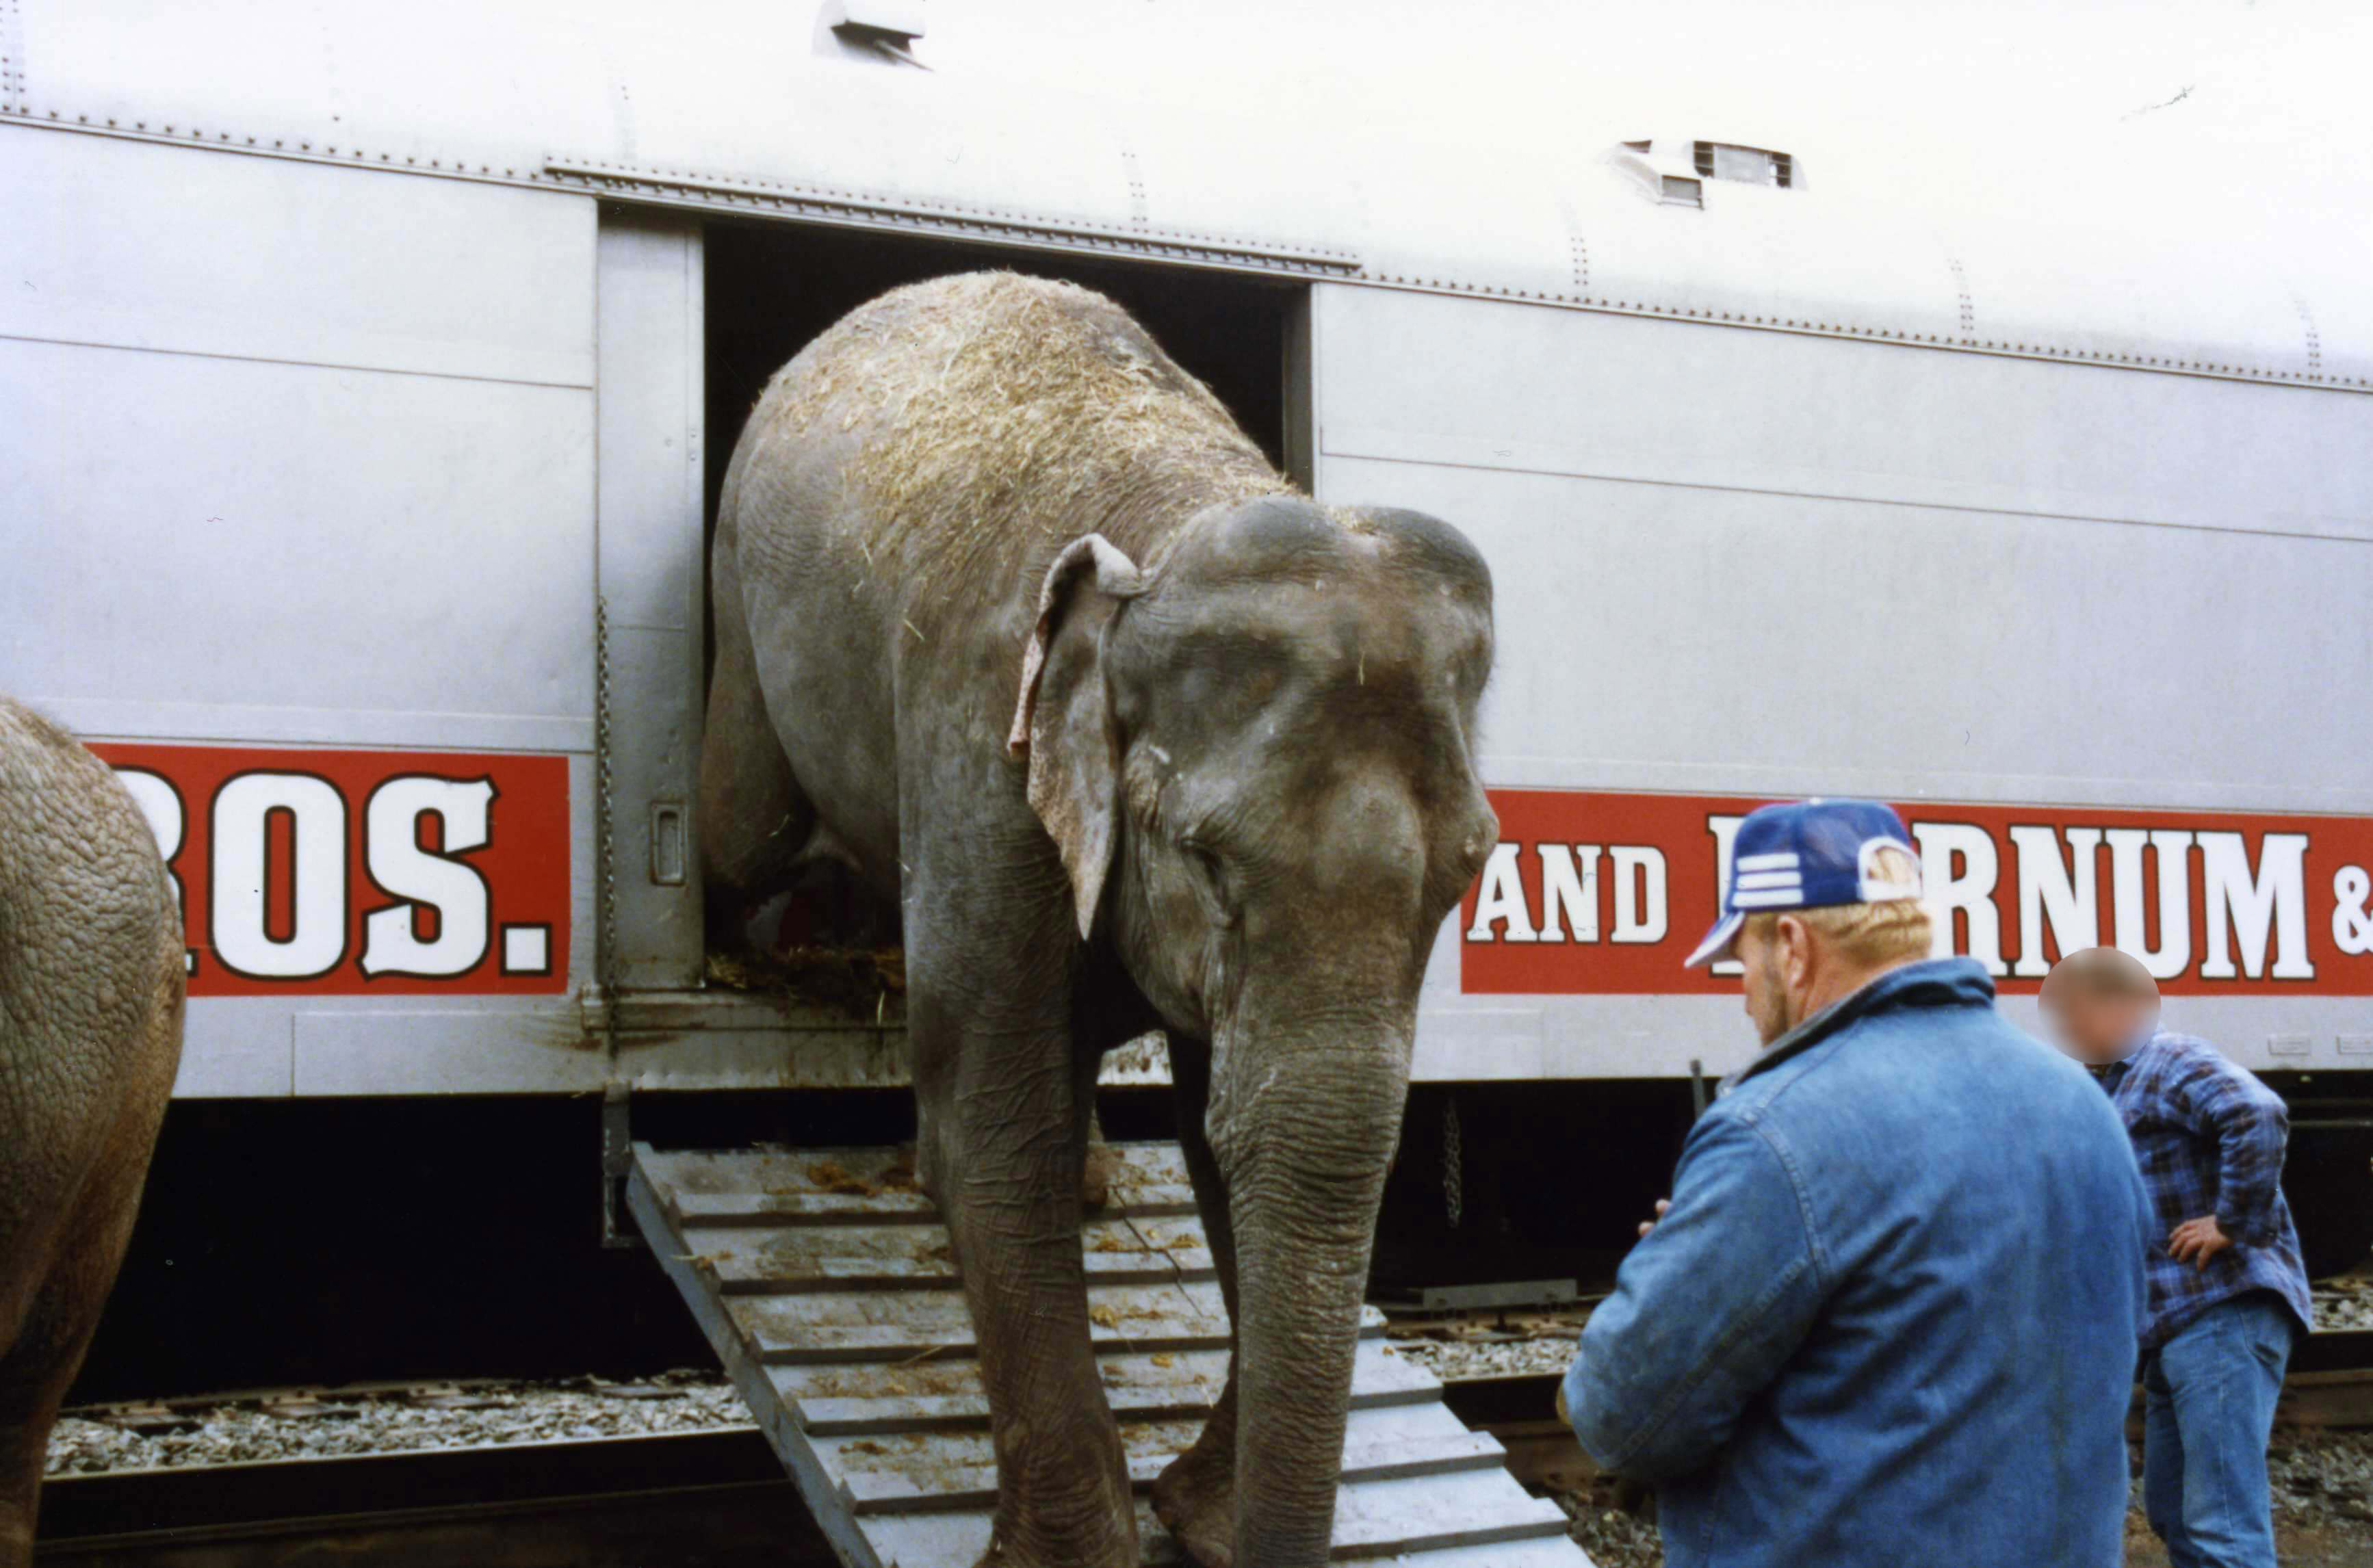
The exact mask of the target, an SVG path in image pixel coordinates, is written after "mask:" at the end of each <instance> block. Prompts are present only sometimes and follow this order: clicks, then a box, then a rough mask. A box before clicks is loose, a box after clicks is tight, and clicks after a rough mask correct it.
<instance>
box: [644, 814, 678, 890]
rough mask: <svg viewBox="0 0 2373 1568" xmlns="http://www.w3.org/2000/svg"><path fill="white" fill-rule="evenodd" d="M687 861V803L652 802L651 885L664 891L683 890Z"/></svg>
mask: <svg viewBox="0 0 2373 1568" xmlns="http://www.w3.org/2000/svg"><path fill="white" fill-rule="evenodd" d="M686 858H687V856H686V850H685V844H684V805H683V802H678V801H654V802H651V881H653V882H654V883H658V884H659V885H660V886H661V887H682V886H683V885H684V861H685V860H686Z"/></svg>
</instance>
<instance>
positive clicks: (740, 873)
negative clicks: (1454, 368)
mask: <svg viewBox="0 0 2373 1568" xmlns="http://www.w3.org/2000/svg"><path fill="white" fill-rule="evenodd" d="M711 587H712V591H713V604H714V614H715V626H716V639H717V641H716V664H715V669H714V673H713V676H712V680H711V686H710V693H709V703H708V711H707V729H706V732H705V736H704V740H703V750H702V758H701V777H700V789H699V802H698V811H697V827H698V832H699V836H700V843H701V862H702V867H703V873H704V877H705V879H706V883H707V889H708V894H709V896H710V898H711V900H712V904H713V906H714V907H716V908H718V909H719V910H720V911H731V910H732V909H735V908H744V907H748V905H749V903H750V902H751V901H753V900H754V899H755V898H757V897H759V896H762V895H763V890H764V889H765V888H766V886H767V885H769V883H770V882H771V881H774V880H778V879H779V878H781V877H782V876H784V875H785V874H787V872H789V870H790V869H792V868H794V867H796V866H797V865H798V864H800V863H801V862H802V861H805V860H813V859H815V858H820V857H821V858H830V859H834V860H840V861H842V862H844V863H845V864H846V865H848V867H849V868H851V869H852V871H853V872H854V873H855V874H856V875H857V876H858V877H859V878H860V879H861V880H862V881H863V883H865V885H867V886H868V887H870V888H871V889H872V890H874V892H875V893H876V894H878V895H880V896H881V897H883V898H884V899H888V900H895V901H896V904H897V907H898V909H899V912H900V915H901V917H902V919H903V923H904V930H905V936H906V977H907V988H908V989H907V1029H908V1034H909V1038H910V1042H911V1048H912V1052H913V1073H914V1083H915V1090H916V1095H917V1107H918V1115H917V1122H918V1176H920V1178H921V1181H922V1184H923V1186H924V1188H925V1190H926V1191H928V1192H929V1194H930V1195H931V1196H932V1198H933V1199H935V1200H936V1201H937V1203H938V1204H939V1206H940V1209H941V1212H942V1214H943V1215H944V1217H945V1219H946V1222H947V1224H948V1227H949V1230H950V1233H951V1236H952V1240H953V1257H954V1259H955V1263H956V1267H957V1272H958V1273H959V1275H960V1277H961V1281H962V1284H963V1289H964V1294H965V1298H966V1303H967V1305H968V1307H969V1309H970V1311H971V1314H972V1317H973V1321H974V1323H975V1326H976V1341H977V1344H978V1357H979V1370H980V1375H981V1377H982V1381H983V1383H984V1385H985V1387H986V1391H987V1394H988V1405H989V1412H990V1424H991V1429H992V1437H993V1444H994V1451H995V1455H996V1458H997V1465H998V1475H999V1489H998V1504H997V1510H996V1513H995V1515H994V1519H995V1522H994V1527H993V1532H994V1533H993V1535H992V1538H991V1545H990V1548H989V1551H988V1556H987V1557H985V1558H983V1559H982V1562H984V1563H988V1562H996V1563H998V1564H1000V1565H1013V1568H1138V1565H1139V1563H1140V1556H1139V1542H1138V1540H1137V1539H1136V1535H1137V1527H1136V1523H1135V1513H1134V1509H1133V1506H1132V1501H1131V1494H1130V1484H1129V1478H1128V1469H1127V1467H1126V1465H1125V1463H1124V1460H1123V1454H1122V1448H1121V1445H1120V1441H1119V1436H1118V1433H1117V1429H1116V1426H1115V1423H1114V1420H1113V1417H1112V1414H1111V1412H1110V1410H1109V1409H1108V1407H1107V1405H1106V1403H1105V1397H1104V1390H1103V1387H1102V1384H1101V1383H1100V1381H1099V1378H1098V1375H1097V1370H1096V1363H1095V1360H1094V1356H1093V1351H1092V1348H1091V1344H1090V1330H1089V1321H1090V1320H1089V1304H1088V1301H1087V1297H1086V1293H1085V1273H1084V1268H1083V1264H1082V1258H1081V1241H1080V1230H1081V1199H1080V1191H1081V1164H1082V1161H1083V1148H1084V1145H1085V1142H1086V1127H1087V1124H1088V1120H1089V1117H1090V1114H1091V1110H1092V1107H1093V1101H1094V1085H1095V1077H1096V1071H1097V1065H1098V1061H1099V1059H1100V1058H1101V1056H1102V1055H1103V1053H1104V1052H1105V1050H1106V1049H1108V1048H1109V1047H1112V1046H1114V1045H1116V1044H1118V1043H1121V1042H1124V1041H1126V1040H1128V1039H1131V1038H1133V1037H1136V1036H1140V1035H1141V1034H1143V1033H1145V1032H1147V1031H1149V1030H1152V1029H1160V1030H1163V1031H1164V1032H1165V1033H1166V1034H1167V1035H1168V1036H1169V1039H1170V1042H1171V1060H1172V1073H1173V1080H1174V1083H1175V1092H1176V1094H1177V1098H1178V1122H1179V1129H1180V1135H1181V1143H1182V1146H1183V1151H1184V1154H1185V1159H1186V1166H1187V1171H1188V1174H1189V1176H1190V1178H1191V1181H1192V1184H1193V1188H1194V1190H1195V1194H1196V1201H1197V1206H1198V1210H1199V1211H1200V1213H1201V1216H1202V1221H1203V1224H1204V1228H1205V1234H1206V1236H1207V1238H1208V1241H1209V1244H1210V1250H1211V1252H1212V1254H1213V1256H1214V1259H1215V1262H1216V1264H1217V1268H1218V1271H1219V1273H1220V1278H1221V1286H1222V1293H1223V1295H1224V1299H1225V1301H1226V1304H1227V1307H1228V1311H1229V1316H1230V1320H1231V1325H1232V1347H1233V1353H1232V1355H1231V1358H1230V1370H1229V1374H1228V1378H1227V1382H1226V1385H1225V1387H1224V1391H1223V1392H1222V1393H1221V1394H1220V1395H1219V1397H1218V1398H1217V1401H1216V1403H1215V1406H1214V1410H1213V1413H1212V1414H1211V1416H1210V1421H1209V1422H1208V1424H1207V1425H1206V1427H1205V1429H1204V1430H1203V1431H1202V1433H1201V1434H1200V1436H1199V1437H1198V1440H1197V1442H1196V1443H1195V1444H1194V1445H1193V1446H1192V1447H1191V1448H1190V1449H1189V1451H1188V1452H1186V1454H1184V1455H1183V1456H1181V1457H1178V1458H1176V1459H1175V1460H1174V1461H1173V1462H1172V1463H1171V1464H1170V1465H1169V1467H1168V1468H1167V1469H1165V1470H1164V1471H1163V1473H1162V1475H1161V1476H1160V1478H1159V1479H1158V1480H1157V1482H1156V1484H1155V1488H1154V1494H1153V1495H1154V1501H1155V1507H1156V1512H1157V1515H1159V1516H1160V1517H1161V1518H1162V1520H1163V1522H1164V1523H1165V1524H1166V1525H1167V1526H1168V1527H1170V1528H1171V1530H1172V1531H1173V1532H1174V1533H1175V1535H1176V1536H1177V1537H1178V1538H1179V1539H1180V1540H1181V1541H1182V1542H1183V1543H1184V1545H1185V1546H1186V1549H1187V1550H1188V1551H1189V1552H1191V1553H1192V1554H1193V1555H1194V1556H1195V1557H1197V1558H1198V1560H1199V1561H1201V1562H1203V1563H1205V1564H1208V1565H1210V1568H1223V1565H1225V1564H1228V1563H1231V1562H1233V1563H1240V1564H1245V1565H1246V1568H1253V1565H1257V1568H1311V1565H1315V1564H1317V1563H1319V1562H1324V1561H1325V1560H1326V1559H1327V1550H1328V1545H1329V1540H1330V1538H1331V1535H1332V1532H1333V1518H1334V1508H1335V1498H1336V1490H1337V1484H1338V1471H1339V1468H1340V1460H1341V1451H1342V1444H1343V1434H1344V1430H1345V1423H1346V1409H1347V1405H1348V1401H1349V1398H1350V1380H1351V1370H1352V1360H1353V1353H1354V1350H1355V1348H1356V1341H1357V1337H1358V1332H1359V1315H1360V1311H1361V1307H1362V1298H1363V1296H1364V1293H1365V1289H1366V1281H1367V1274H1368V1266H1369V1258H1370V1253H1371V1249H1372V1246H1373V1243H1374V1229H1375V1219H1376V1212H1377V1208H1378V1204H1379V1202H1380V1199H1381V1197H1382V1191H1383V1186H1384V1182H1385V1174H1386V1171H1387V1168H1388V1165H1389V1164H1390V1162H1391V1160H1392V1158H1393V1154H1394V1152H1395V1148H1396V1145H1397V1141H1398V1138H1399V1131H1400V1119H1401V1115H1402V1110H1403V1106H1404V1102H1405V1100H1406V1098H1407V1088H1408V1081H1409V1059H1410V1053H1411V1050H1412V1045H1413V1038H1414V1034H1415V1027H1416V1009H1417V995H1418V989H1419V984H1420V978H1421V977H1422V974H1423V970H1424V966H1425V963H1426V959H1427V954H1428V953H1429V951H1430V949H1431V947H1432V942H1433V938H1434V935H1435V932H1436V930H1437V928H1438V927H1439V926H1440V925H1441V923H1442V921H1443V919H1444V916H1445V915H1446V914H1447V913H1448V912H1449V911H1450V909H1451V908H1452V907H1453V906H1454V905H1455V904H1456V902H1457V901H1458V898H1459V896H1460V895H1461V893H1462V892H1463V890H1464V889H1465V888H1466V887H1467V884H1468V883H1469V882H1470V881H1471V880H1472V879H1473V877H1474V876H1475V874H1476V872H1477V871H1478V870H1479V867H1480V865H1481V863H1482V860H1483V858H1484V856H1485V855H1486V854H1487V852H1488V850H1489V849H1490V846H1491V845H1492V844H1493V843H1494V842H1495V840H1496V838H1497V837H1498V822H1497V819H1496V818H1495V817H1494V815H1493V813H1492V811H1491V808H1490V802H1489V801H1488V799H1487V797H1486V795H1485V793H1484V790H1483V789H1482V787H1481V785H1480V783H1479V778H1478V773H1477V766H1476V751H1475V748H1476V710H1477V705H1478V703H1479V700H1480V697H1481V695H1482V691H1483V686H1484V683H1485V681H1486V679H1487V678H1488V676H1489V673H1490V664H1491V649H1492V620H1491V578H1490V571H1489V569H1488V568H1487V567H1486V566H1485V564H1484V561H1483V559H1482V556H1480V555H1479V553H1478V552H1477V550H1476V549H1475V547H1474V546H1473V545H1472V544H1470V543H1469V542H1468V541H1467V538H1466V537H1465V536H1464V535H1462V534H1461V533H1459V532H1457V531H1456V530H1455V529H1454V528H1452V527H1451V526H1450V525H1448V524H1447V523H1444V522H1442V521H1437V520H1435V519H1433V518H1431V517H1428V516H1424V515H1421V514H1420V513H1417V512H1414V511H1406V510H1397V509H1343V508H1336V507H1329V506H1322V505H1320V504H1318V503H1317V502H1315V500H1313V499H1312V498H1310V497H1307V496H1305V495H1303V494H1301V493H1299V492H1298V491H1297V490H1296V489H1295V487H1294V486H1292V484H1291V483H1289V482H1288V481H1287V480H1286V479H1285V478H1284V477H1282V476H1281V475H1280V474H1279V473H1278V472H1277V471H1276V470H1275V469H1274V468H1273V467H1272V466H1271V465H1270V464H1269V462H1268V461H1267V460H1266V459H1265V458H1264V457H1263V456H1262V454H1261V452H1260V451H1259V449H1258V448H1257V446H1256V445H1255V444H1254V443H1253V442H1252V441H1251V440H1250V439H1247V438H1246V437H1245V434H1244V433H1243V431H1242V430H1241V429H1240V428H1239V427H1237V426H1236V424H1235V422H1234V421H1233V419H1232V418H1231V417H1230V415H1228V413H1227V412H1226V410H1225V409H1224V407H1223V406H1222V404H1220V402H1219V401H1218V399H1217V398H1215V397H1214V396H1213V395H1212V394H1211V392H1210V391H1209V390H1208V389H1207V388H1206V387H1205V386H1204V385H1203V384H1202V383H1201V382H1199V381H1198V380H1195V379H1194V378H1193V377H1192V376H1190V375H1188V374H1187V373H1186V371H1184V370H1182V369H1180V368H1179V367H1178V366H1177V365H1176V364H1175V363H1174V362H1173V361H1172V360H1171V358H1170V357H1168V356H1167V355H1166V354H1164V353H1163V350H1162V349H1161V348H1160V347H1158V346H1157V345H1155V343H1154V342H1153V340H1152V339H1151V336H1149V335H1148V333H1146V332H1145V331H1144V329H1143V328H1142V327H1140V325H1139V324H1138V323H1137V322H1135V321H1134V320H1133V319H1132V318H1131V317H1130V316H1128V314H1127V313H1126V312H1125V311H1124V310H1121V309H1120V308H1119V307H1118V306H1116V305H1115V304H1114V303H1113V302H1112V301H1111V300H1109V299H1108V298H1105V297H1104V296H1102V295H1100V294H1097V293H1095V292H1093V291H1091V290H1089V289H1086V288H1083V287H1078V286H1075V285H1072V284H1068V283H1061V282H1054V281H1048V280H1044V279H1038V278H1034V277H1029V276H1025V275H1016V274H1013V273H975V274H965V275H952V276H945V277H941V278H937V279H934V280H931V281H929V282H926V283H921V284H917V285H913V286H909V287H904V288H900V289H897V290H894V291H893V292H891V293H888V294H885V295H883V296H882V297H880V298H876V299H874V300H873V301H871V303H869V304H866V305H863V306H860V307H859V308H858V309H857V310H854V311H852V312H851V313H850V314H848V316H846V317H844V318H843V319H842V320H841V321H840V322H838V323H837V324H836V325H835V326H833V327H832V328H830V329H829V330H828V331H826V332H825V333H824V334H822V335H821V336H820V337H818V338H816V339H815V340H814V341H813V342H812V343H811V344H810V345H808V346H807V347H806V348H805V349H804V350H802V351H801V353H800V354H799V355H798V356H797V357H795V358H793V359H792V360H791V361H790V363H789V365H787V366H786V367H784V368H783V369H781V370H779V371H778V372H777V373H776V375H775V376H774V378H773V379H772V380H770V381H769V383H768V384H767V387H766V391H765V392H764V393H763V394H762V396H761V397H760V399H759V401H758V403H757V405H756V407H755V409H754V411H753V413H752V415H750V418H749V420H748V422H747V424H746V426H745V427H744V428H743V430H742V436H741V439H740V441H739V443H738V444H737V446H736V447H735V450H734V452H733V455H732V458H731V464H730V466H729V468H728V470H727V473H726V477H725V482H724V486H723V489H722V491H721V496H720V508H719V519H718V527H717V532H716V537H715V541H714V545H713V555H712V559H711Z"/></svg>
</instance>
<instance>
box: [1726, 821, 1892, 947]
mask: <svg viewBox="0 0 2373 1568" xmlns="http://www.w3.org/2000/svg"><path fill="white" fill-rule="evenodd" d="M1889 850H1898V851H1900V853H1896V854H1890V853H1888V852H1887V851H1889ZM1919 896H1920V851H1919V850H1917V849H1915V848H1912V847H1911V834H1909V833H1907V832H1905V831H1904V827H1903V819H1902V818H1901V817H1900V816H1898V815H1896V814H1895V808H1894V807H1893V806H1889V805H1886V804H1883V803H1881V802H1877V801H1790V802H1786V803H1784V804H1782V805H1776V806H1759V807H1758V808H1756V809H1755V810H1754V811H1753V812H1750V813H1748V817H1747V820H1746V821H1744V822H1742V823H1740V824H1739V825H1738V832H1737V834H1736V837H1733V838H1732V839H1731V841H1730V881H1729V884H1728V885H1727V886H1725V887H1724V889H1723V890H1722V918H1721V919H1718V920H1716V921H1714V923H1713V930H1710V931H1708V932H1706V934H1705V940H1704V941H1703V942H1700V943H1698V948H1697V951H1696V952H1695V953H1692V954H1689V961H1688V963H1687V964H1686V965H1683V966H1684V967H1686V968H1695V967H1696V966H1697V965H1701V964H1704V963H1707V962H1709V961H1710V960H1713V959H1716V958H1726V957H1728V956H1729V955H1730V948H1731V943H1733V942H1736V941H1737V940H1738V928H1739V927H1740V926H1742V925H1744V924H1746V923H1747V917H1748V916H1749V915H1753V914H1759V913H1760V912H1762V911H1764V910H1767V909H1819V908H1826V907H1833V906H1835V905H1839V904H1884V903H1888V902H1890V901H1892V900H1895V899H1900V898H1917V897H1919Z"/></svg>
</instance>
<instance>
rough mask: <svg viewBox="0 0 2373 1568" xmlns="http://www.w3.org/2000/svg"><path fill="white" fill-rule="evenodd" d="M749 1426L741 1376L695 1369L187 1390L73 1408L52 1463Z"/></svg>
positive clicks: (66, 1465) (84, 1465)
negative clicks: (403, 1384)
mask: <svg viewBox="0 0 2373 1568" xmlns="http://www.w3.org/2000/svg"><path fill="white" fill-rule="evenodd" d="M749 1424H750V1412H749V1411H748V1410H745V1409H743V1408H742V1400H741V1398H740V1397H739V1396H737V1395H736V1394H735V1393H734V1391H733V1388H732V1386H731V1385H730V1384H728V1383H726V1382H724V1381H723V1380H722V1379H721V1378H719V1376H718V1375H717V1374H715V1373H713V1372H693V1371H683V1372H670V1373H665V1374H662V1375H660V1376H657V1377H653V1378H649V1379H648V1380H645V1381H642V1382H636V1383H610V1382H605V1381H604V1380H602V1379H601V1378H598V1377H584V1378H571V1379H568V1380H567V1381H565V1382H549V1383H524V1382H522V1383H471V1384H468V1385H454V1386H445V1387H423V1388H413V1389H402V1390H388V1391H385V1392H360V1393H352V1392H341V1391H337V1390H331V1391H325V1392H321V1393H315V1394H310V1395H293V1396H292V1395H289V1394H286V1393H275V1394H274V1395H271V1396H266V1397H261V1398H226V1399H223V1400H220V1401H207V1400H182V1399H176V1400H173V1401H172V1402H171V1403H170V1405H169V1406H168V1407H165V1408H162V1409H160V1408H158V1407H155V1406H133V1407H111V1408H109V1409H108V1410H88V1411H84V1412H81V1413H79V1414H75V1415H68V1416H64V1417H63V1418H61V1419H60V1420H59V1422H58V1424H57V1425H56V1427H55V1428H53V1430H52V1431H51V1433H50V1457H49V1473H50V1474H51V1475H69V1474H91V1473H95V1472H98V1471H103V1470H116V1469H169V1468H173V1467H179V1466H192V1465H231V1464H245V1463H254V1462H256V1461H260V1460H271V1459H315V1458H329V1457H340V1456H345V1455H355V1454H392V1453H402V1452H404V1451H407V1450H412V1449H421V1448H469V1447H477V1446H481V1445H488V1444H503V1443H554V1442H581V1441H583V1440H585V1439H588V1438H596V1437H632V1436H642V1435H649V1434H654V1433H676V1432H703V1431H712V1430H715V1429H718V1428H722V1427H735V1426H747V1425H749Z"/></svg>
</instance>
